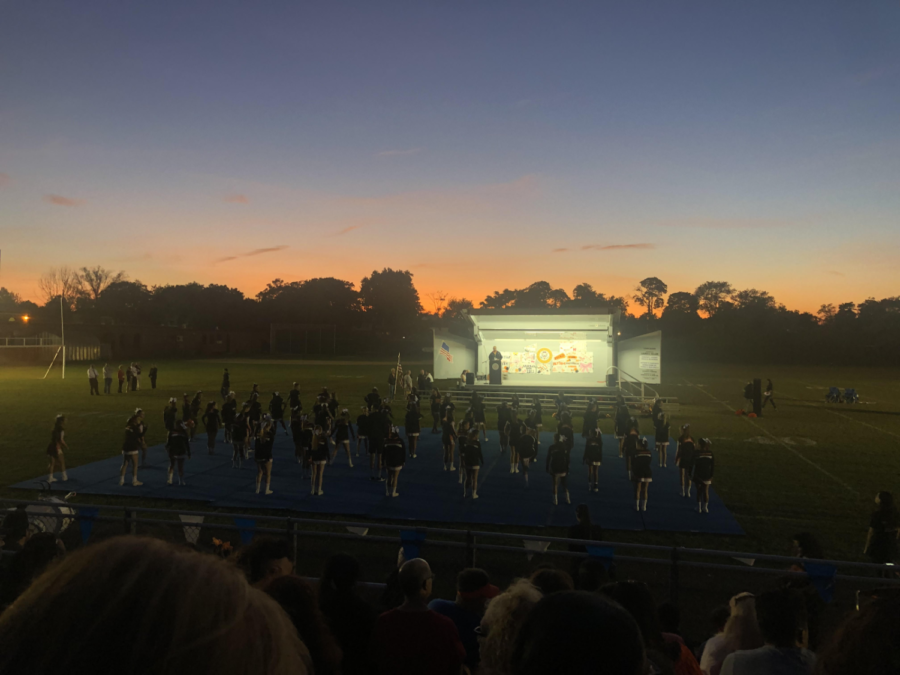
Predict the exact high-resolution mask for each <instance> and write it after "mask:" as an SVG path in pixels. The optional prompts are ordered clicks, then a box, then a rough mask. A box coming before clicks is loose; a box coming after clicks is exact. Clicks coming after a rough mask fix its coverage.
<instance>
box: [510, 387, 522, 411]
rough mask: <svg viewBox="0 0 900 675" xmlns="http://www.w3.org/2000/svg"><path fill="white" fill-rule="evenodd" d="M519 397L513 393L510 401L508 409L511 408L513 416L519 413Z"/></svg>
mask: <svg viewBox="0 0 900 675" xmlns="http://www.w3.org/2000/svg"><path fill="white" fill-rule="evenodd" d="M519 405H520V402H519V395H518V394H516V393H515V392H513V395H512V400H511V401H510V404H509V407H510V408H512V411H513V414H514V415H517V414H518V413H519Z"/></svg>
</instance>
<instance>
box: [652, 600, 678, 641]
mask: <svg viewBox="0 0 900 675" xmlns="http://www.w3.org/2000/svg"><path fill="white" fill-rule="evenodd" d="M656 615H657V616H658V617H659V629H660V630H661V631H662V632H663V636H669V635H671V636H674V637H676V638H678V639H679V640H681V641H682V642H684V639H683V638H682V635H681V610H680V609H678V605H676V604H675V603H673V602H662V603H660V604H659V606H658V607H657V608H656Z"/></svg>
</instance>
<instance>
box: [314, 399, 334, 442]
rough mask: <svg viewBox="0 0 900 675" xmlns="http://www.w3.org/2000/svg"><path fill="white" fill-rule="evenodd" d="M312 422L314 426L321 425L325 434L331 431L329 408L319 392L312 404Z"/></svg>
mask: <svg viewBox="0 0 900 675" xmlns="http://www.w3.org/2000/svg"><path fill="white" fill-rule="evenodd" d="M313 422H314V423H315V425H316V426H318V427H322V430H323V431H324V432H325V435H326V436H327V435H328V434H329V433H330V432H331V410H330V409H329V408H328V401H327V399H326V398H325V396H324V395H321V394H320V395H319V398H318V399H317V400H316V404H315V405H314V406H313Z"/></svg>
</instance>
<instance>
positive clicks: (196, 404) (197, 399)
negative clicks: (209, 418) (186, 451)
mask: <svg viewBox="0 0 900 675" xmlns="http://www.w3.org/2000/svg"><path fill="white" fill-rule="evenodd" d="M202 407H203V402H202V392H199V391H198V392H197V393H196V394H194V398H192V399H191V421H193V423H194V426H193V427H191V440H194V434H195V433H196V430H197V420H199V419H200V409H201V408H202Z"/></svg>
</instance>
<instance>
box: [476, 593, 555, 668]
mask: <svg viewBox="0 0 900 675" xmlns="http://www.w3.org/2000/svg"><path fill="white" fill-rule="evenodd" d="M540 599H541V592H540V591H539V590H538V589H537V588H536V587H535V586H534V584H532V583H531V582H530V581H527V580H525V579H519V580H518V581H515V582H514V583H513V584H512V585H511V586H510V587H509V588H507V589H506V590H505V591H503V593H501V594H500V595H498V596H497V597H496V598H494V599H493V600H491V602H490V603H489V604H488V606H487V609H486V610H485V612H484V617H483V618H482V619H481V625H480V626H479V627H478V639H479V641H480V643H481V650H480V655H481V668H480V669H479V671H478V672H479V675H511V674H512V666H513V657H514V655H515V650H516V641H517V640H518V637H519V631H520V630H521V629H522V625H523V624H524V623H525V620H526V619H527V618H528V615H529V613H530V612H531V611H532V609H534V607H535V605H537V604H538V602H539V601H540ZM559 672H562V671H559Z"/></svg>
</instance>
